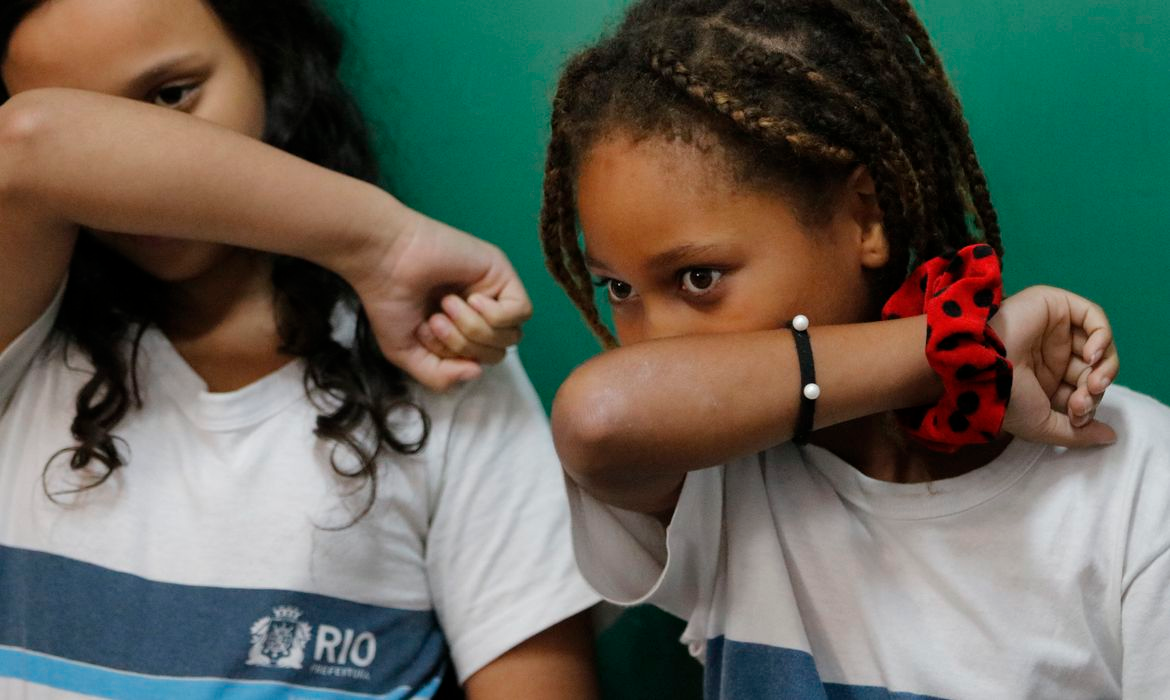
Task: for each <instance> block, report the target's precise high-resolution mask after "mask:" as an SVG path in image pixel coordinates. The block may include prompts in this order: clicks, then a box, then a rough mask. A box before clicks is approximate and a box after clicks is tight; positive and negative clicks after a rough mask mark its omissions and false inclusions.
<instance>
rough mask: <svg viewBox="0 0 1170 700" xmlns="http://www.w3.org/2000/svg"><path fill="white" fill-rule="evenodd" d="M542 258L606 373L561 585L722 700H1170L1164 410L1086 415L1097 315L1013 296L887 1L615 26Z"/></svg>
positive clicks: (900, 20)
mask: <svg viewBox="0 0 1170 700" xmlns="http://www.w3.org/2000/svg"><path fill="white" fill-rule="evenodd" d="M579 234H580V235H581V236H583V242H584V245H583V248H582V246H581V244H580V242H579ZM541 237H542V242H543V245H544V248H545V252H546V260H547V263H548V266H549V269H550V270H551V272H552V273H553V275H554V276H555V277H556V279H557V280H558V282H559V283H560V284H561V285H562V286H563V287H564V288H565V289H566V291H567V292H568V293H569V295H570V297H571V298H572V299H573V301H574V302H575V303H576V305H577V306H578V307H579V309H580V310H581V312H582V314H583V315H584V317H585V319H586V320H587V322H588V323H589V325H590V326H591V328H592V329H593V330H594V332H595V333H596V334H597V335H598V336H599V338H600V339H601V340H602V341H603V343H604V344H605V345H606V346H607V347H610V348H615V346H617V345H618V344H619V342H620V345H621V347H616V348H615V349H611V350H610V351H609V352H605V353H603V354H602V355H601V356H599V357H597V358H594V359H593V360H591V361H589V362H588V363H586V364H585V365H583V366H582V367H581V368H579V369H578V370H577V371H575V372H574V373H573V374H572V375H571V376H570V378H569V379H568V380H567V381H566V383H565V384H564V385H563V386H562V388H561V390H560V391H559V393H558V396H557V398H556V401H555V403H554V407H553V431H554V437H555V439H556V442H557V447H558V452H559V454H560V456H561V459H562V465H563V466H564V468H565V470H566V472H567V475H568V476H569V497H570V504H571V511H572V514H573V530H574V543H575V547H576V550H577V556H578V562H579V563H580V565H581V566H582V569H583V571H584V572H585V574H586V577H587V578H588V579H589V580H590V581H591V583H593V585H594V586H595V587H596V588H597V589H598V590H599V591H600V592H601V593H602V594H603V595H604V596H606V597H607V598H609V599H611V600H614V601H616V602H619V603H624V604H633V603H638V602H649V603H653V604H656V605H658V606H659V607H662V608H664V609H666V610H667V611H669V612H672V613H674V614H676V615H678V616H679V617H681V618H683V619H684V620H686V622H687V626H686V631H685V632H684V635H683V641H684V642H685V643H686V644H688V645H689V647H690V649H691V651H692V652H693V653H694V654H695V655H696V656H698V657H699V658H700V659H701V660H703V661H704V662H705V668H706V688H705V691H706V695H707V697H709V698H750V699H752V700H756V699H758V698H765V697H777V698H779V697H785V698H788V697H799V698H806V697H808V698H815V697H822V698H824V697H833V698H838V697H900V698H901V697H906V698H910V697H927V696H929V697H949V698H984V697H997V698H999V697H1005V698H1006V697H1011V698H1032V697H1048V698H1058V697H1059V698H1102V697H1121V696H1122V694H1123V693H1124V694H1125V695H1126V696H1131V697H1152V696H1156V695H1158V694H1160V693H1164V692H1165V688H1167V687H1170V670H1167V667H1166V665H1165V664H1164V663H1162V662H1161V659H1162V658H1163V657H1164V656H1165V652H1166V651H1167V649H1166V645H1167V641H1166V640H1167V639H1170V635H1168V634H1167V632H1170V606H1167V605H1165V600H1164V597H1163V596H1164V591H1165V590H1166V588H1167V583H1168V582H1170V528H1168V527H1166V525H1167V520H1168V518H1170V440H1168V437H1167V436H1168V434H1170V431H1168V430H1167V429H1166V428H1167V426H1170V410H1168V409H1167V408H1166V407H1165V406H1162V405H1160V404H1158V403H1157V402H1156V401H1154V400H1152V399H1150V398H1147V397H1145V396H1142V395H1140V394H1137V393H1135V392H1132V391H1129V390H1126V389H1122V388H1114V389H1112V390H1111V391H1110V396H1109V397H1108V399H1107V400H1106V401H1105V402H1104V403H1100V405H1099V408H1098V402H1099V401H1100V400H1101V397H1102V395H1103V393H1104V391H1105V388H1106V386H1107V385H1108V384H1109V383H1110V382H1111V381H1112V380H1113V378H1114V377H1115V375H1116V373H1117V368H1118V365H1117V356H1116V353H1115V351H1114V350H1113V348H1112V343H1111V340H1110V332H1109V328H1108V324H1107V322H1106V321H1105V319H1104V316H1103V315H1102V313H1101V310H1100V309H1099V308H1097V307H1096V306H1095V305H1093V304H1091V303H1089V302H1087V301H1086V300H1084V299H1081V298H1080V297H1077V296H1075V295H1073V294H1070V293H1067V292H1064V291H1062V290H1057V289H1052V288H1044V287H1038V288H1030V289H1028V290H1025V291H1024V292H1021V293H1019V294H1017V295H1015V296H1012V297H1010V298H1007V299H1003V298H1002V283H1001V281H1000V272H999V263H998V259H999V254H1002V246H1001V243H1000V233H999V227H998V223H997V220H996V215H995V210H994V208H993V207H992V203H991V199H990V196H989V194H988V188H987V183H986V179H985V177H984V175H983V172H982V170H981V168H980V166H979V162H978V160H977V158H976V156H975V153H974V149H973V147H972V143H971V138H970V136H969V134H968V130H967V126H966V123H965V121H964V118H963V115H962V112H961V109H960V107H959V103H958V101H957V99H956V98H955V96H954V92H953V90H952V89H951V87H950V85H949V84H948V82H947V79H946V76H945V74H944V72H943V68H942V65H941V62H940V60H939V58H938V55H937V54H936V52H935V51H934V49H933V47H932V46H931V44H930V41H929V39H928V37H927V34H926V31H925V30H924V28H923V26H922V24H921V23H920V21H919V20H918V18H917V17H916V15H915V13H914V11H913V10H912V8H911V7H910V5H909V4H908V2H906V0H811V1H810V0H801V1H799V2H796V1H787V0H643V1H641V2H637V3H635V4H634V5H633V6H632V7H631V8H630V9H629V11H628V14H627V15H626V17H625V20H624V22H623V23H622V24H621V25H620V27H619V28H618V29H617V30H616V32H615V33H613V34H612V35H611V36H608V37H605V38H603V39H602V40H601V41H599V42H598V43H597V44H596V45H594V46H591V47H590V48H588V49H586V50H585V51H584V52H582V53H581V54H579V55H578V56H576V57H575V58H574V59H573V60H572V61H570V63H569V64H568V67H567V68H566V70H565V72H564V74H563V76H562V78H561V81H560V85H559V87H558V90H557V94H556V98H555V102H554V106H553V116H552V135H551V142H550V145H549V151H548V162H547V168H546V173H545V191H544V208H543V215H542V222H541ZM593 285H596V286H597V287H600V289H601V292H602V293H603V294H604V295H605V296H606V297H607V298H608V302H609V307H610V309H611V311H612V319H613V326H614V328H615V330H616V334H615V335H616V337H614V335H611V333H610V331H609V329H608V327H607V326H606V325H605V323H604V322H603V321H602V318H601V316H600V314H599V312H598V309H597V307H596V305H595V303H594V289H593ZM882 319H885V320H882ZM924 343H925V348H926V352H925V353H924V352H923V346H924ZM1009 399H1010V401H1009ZM915 407H916V408H915ZM900 409H901V410H900ZM1097 416H1100V417H1101V418H1102V419H1103V421H1104V422H1102V421H1098V420H1096V417H1097ZM1106 423H1109V424H1112V426H1114V427H1116V428H1117V431H1116V432H1115V431H1114V430H1113V428H1111V427H1109V426H1108V425H1106ZM1067 448H1077V449H1067ZM713 465H717V466H713Z"/></svg>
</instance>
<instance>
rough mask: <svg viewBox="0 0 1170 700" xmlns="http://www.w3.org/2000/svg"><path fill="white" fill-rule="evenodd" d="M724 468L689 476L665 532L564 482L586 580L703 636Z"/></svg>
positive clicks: (612, 597)
mask: <svg viewBox="0 0 1170 700" xmlns="http://www.w3.org/2000/svg"><path fill="white" fill-rule="evenodd" d="M724 470H725V468H724V467H711V468H709V469H701V470H698V471H693V472H690V473H688V474H687V476H686V480H685V481H684V483H683V488H682V492H681V493H680V494H679V499H678V504H677V505H676V506H675V509H674V514H673V515H672V517H671V521H670V524H669V525H668V526H666V527H663V525H662V524H661V523H660V522H659V521H658V520H657V519H655V518H653V517H651V516H649V515H644V514H642V513H635V512H632V511H628V510H623V509H621V508H615V507H614V506H610V505H607V504H605V503H602V502H601V501H598V500H597V499H596V498H594V497H592V496H590V495H589V494H588V493H586V492H585V491H584V490H582V489H581V488H580V487H578V486H577V485H576V484H574V483H572V481H570V480H566V482H567V487H568V492H569V510H570V512H571V513H572V523H573V548H574V550H575V551H576V554H577V562H578V564H579V565H580V567H581V572H582V573H583V574H584V575H585V578H586V580H588V581H589V583H590V584H591V585H592V586H593V587H594V588H595V589H597V591H598V592H599V593H601V595H602V596H604V597H605V598H606V599H607V600H609V601H610V602H613V603H617V604H619V605H638V604H642V603H649V604H652V605H656V606H658V607H660V608H662V609H663V610H665V611H667V612H669V613H671V614H672V615H675V616H676V617H680V618H682V619H684V620H687V621H689V623H690V624H689V625H688V630H687V634H686V636H687V637H688V638H699V639H701V638H703V630H701V629H698V628H696V626H699V627H701V626H702V625H703V624H704V622H705V620H706V613H705V611H706V610H707V608H708V607H709V605H710V601H711V599H712V595H713V589H714V585H715V580H716V577H717V574H718V570H719V562H720V558H721V556H722V553H721V550H722V535H723V485H724V483H723V475H724Z"/></svg>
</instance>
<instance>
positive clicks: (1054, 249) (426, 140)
mask: <svg viewBox="0 0 1170 700" xmlns="http://www.w3.org/2000/svg"><path fill="white" fill-rule="evenodd" d="M625 4H626V3H625V2H624V1H623V0H558V1H557V2H547V1H544V0H506V1H503V2H483V1H482V0H402V1H398V2H387V0H332V2H331V5H332V6H333V7H334V8H336V9H337V13H338V15H339V17H340V18H341V19H342V22H343V24H345V25H346V26H347V28H348V29H349V30H350V33H351V36H352V37H353V39H354V44H353V56H352V60H351V69H350V71H349V72H350V75H351V76H352V82H353V85H354V87H355V89H356V91H357V92H358V94H359V96H360V99H361V100H362V102H363V104H364V106H365V107H366V109H367V111H368V112H369V114H370V115H371V117H372V118H373V119H374V121H375V122H376V123H377V125H378V126H379V128H380V130H381V133H382V137H383V142H382V144H383V145H382V152H383V154H384V163H385V166H386V170H387V172H388V174H389V175H390V178H391V179H392V182H393V187H394V189H395V191H396V192H398V193H399V194H400V196H402V197H403V198H404V199H405V200H406V201H408V202H409V203H410V204H412V205H414V206H416V207H419V208H421V209H422V210H423V211H426V212H427V213H429V214H431V215H433V216H436V217H438V218H440V219H443V220H445V221H448V222H450V223H452V224H454V225H457V226H460V227H463V228H464V229H466V230H469V231H472V232H475V233H476V234H478V235H480V236H483V237H485V238H488V239H490V240H492V241H495V242H497V243H498V244H500V245H501V246H502V247H503V248H504V249H505V250H506V251H507V252H508V254H509V255H510V256H511V257H512V259H513V260H514V261H515V263H516V265H517V267H518V268H519V269H520V271H521V273H522V274H523V276H524V278H525V280H526V282H527V284H528V287H529V289H530V291H531V293H532V295H533V298H534V299H535V301H536V306H537V315H536V318H535V319H534V320H533V321H532V323H531V324H530V325H529V326H528V327H527V330H526V338H525V341H524V343H523V346H522V353H523V357H524V360H525V362H526V364H527V366H528V370H529V372H530V374H531V375H532V379H533V381H534V382H535V384H536V386H537V389H538V391H539V392H540V394H541V396H542V397H543V398H544V399H545V401H546V402H547V401H549V400H550V399H551V397H552V395H553V392H555V390H556V387H557V385H558V383H559V382H560V381H561V380H562V379H563V378H564V377H565V376H566V375H567V374H568V372H569V371H571V369H572V368H573V367H574V366H575V365H577V364H578V363H580V362H581V361H582V360H584V359H585V358H587V357H589V356H590V355H591V354H592V353H594V352H596V350H597V345H596V344H595V343H594V341H593V340H592V338H591V337H590V336H589V335H588V334H587V333H586V332H585V331H584V330H583V327H582V326H581V324H580V323H579V322H578V320H577V317H576V314H575V313H574V312H573V310H572V308H571V306H570V305H569V303H568V302H567V301H566V300H565V299H564V298H563V295H562V294H561V293H560V291H559V290H558V289H557V288H556V286H555V285H554V284H553V283H552V281H551V279H550V278H549V277H548V275H547V274H546V272H545V271H544V268H543V264H542V261H541V257H540V252H539V246H538V243H537V237H536V222H537V214H538V212H539V208H540V183H541V170H542V163H543V157H544V153H543V147H544V143H545V139H546V137H547V132H548V104H549V98H550V96H551V92H552V89H553V84H554V80H555V75H556V72H557V70H558V68H559V66H560V65H562V64H563V62H564V61H565V59H566V57H567V56H568V55H569V53H570V52H571V51H572V50H573V49H574V48H575V47H578V46H580V45H581V44H582V43H584V42H586V41H588V40H590V39H592V38H594V37H595V36H597V35H598V34H599V33H600V32H601V31H603V29H604V28H605V27H607V26H612V25H613V24H614V23H615V21H616V19H617V17H618V15H619V14H620V12H621V9H622V8H623V7H624V6H625ZM918 6H919V8H920V11H921V13H922V16H923V20H924V21H925V22H926V24H927V26H928V28H929V29H930V31H931V33H932V35H933V36H934V39H935V42H936V45H937V46H938V47H939V50H940V52H941V53H942V54H943V59H944V61H945V62H946V64H947V66H948V69H949V71H950V74H951V76H952V79H953V81H954V82H955V84H956V86H957V88H958V90H959V92H960V94H961V96H962V99H963V102H964V105H965V107H966V110H967V115H968V118H969V121H970V122H971V129H972V132H973V135H974V139H975V142H976V148H977V150H978V152H979V154H980V156H981V158H982V161H983V164H984V166H985V168H986V170H987V172H988V177H989V179H990V182H991V188H992V194H993V197H994V199H995V201H996V204H997V206H998V208H999V212H1000V216H1001V220H1002V223H1003V228H1004V232H1005V234H1004V238H1005V241H1006V245H1007V249H1008V255H1007V259H1006V261H1005V264H1006V268H1007V279H1008V286H1009V288H1012V289H1018V288H1020V287H1022V286H1025V285H1027V284H1033V283H1048V284H1056V285H1061V286H1064V287H1067V288H1069V289H1072V290H1074V291H1076V292H1079V293H1081V294H1084V295H1086V296H1089V297H1091V298H1093V299H1095V300H1097V301H1099V302H1100V303H1102V304H1103V305H1104V306H1105V307H1106V308H1107V309H1108V310H1109V312H1110V313H1111V316H1112V318H1113V320H1114V323H1115V327H1116V331H1117V336H1118V340H1119V343H1120V347H1121V351H1122V357H1123V362H1124V365H1123V376H1122V381H1123V382H1124V383H1126V384H1128V385H1130V386H1133V387H1135V388H1138V389H1140V390H1143V391H1145V392H1148V393H1152V394H1154V395H1155V396H1158V397H1159V398H1160V399H1161V400H1162V401H1166V402H1170V372H1167V371H1165V370H1164V369H1163V367H1162V365H1161V361H1162V357H1163V355H1164V351H1163V347H1165V346H1166V344H1167V343H1170V291H1168V290H1167V283H1166V280H1167V276H1168V273H1170V270H1168V269H1167V268H1168V263H1170V254H1168V253H1167V248H1166V244H1165V235H1164V230H1163V227H1164V226H1167V222H1168V221H1170V169H1168V168H1170V134H1168V133H1167V128H1168V126H1167V125H1170V89H1167V88H1168V84H1170V3H1167V2H1165V0H1028V2H1024V3H1020V2H1016V1H1015V0H980V2H963V1H962V0H920V1H919V3H918Z"/></svg>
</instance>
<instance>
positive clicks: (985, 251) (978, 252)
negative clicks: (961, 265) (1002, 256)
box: [971, 244, 995, 260]
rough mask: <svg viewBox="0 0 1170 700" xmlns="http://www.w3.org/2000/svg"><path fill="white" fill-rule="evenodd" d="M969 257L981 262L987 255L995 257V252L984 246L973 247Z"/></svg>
mask: <svg viewBox="0 0 1170 700" xmlns="http://www.w3.org/2000/svg"><path fill="white" fill-rule="evenodd" d="M971 255H973V256H975V259H976V260H982V259H983V258H986V257H987V256H989V255H995V250H994V249H993V248H992V247H991V246H989V245H986V244H984V245H977V246H975V249H974V250H972V251H971Z"/></svg>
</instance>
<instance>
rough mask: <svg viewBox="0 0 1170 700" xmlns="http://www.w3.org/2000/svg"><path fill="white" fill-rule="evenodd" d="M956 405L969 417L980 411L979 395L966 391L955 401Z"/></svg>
mask: <svg viewBox="0 0 1170 700" xmlns="http://www.w3.org/2000/svg"><path fill="white" fill-rule="evenodd" d="M955 405H957V406H958V407H959V410H960V411H962V412H963V413H964V414H966V415H968V416H969V415H971V414H973V413H975V412H976V411H978V410H979V394H976V393H975V392H973V391H964V392H963V393H961V394H959V398H958V399H956V400H955Z"/></svg>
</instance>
